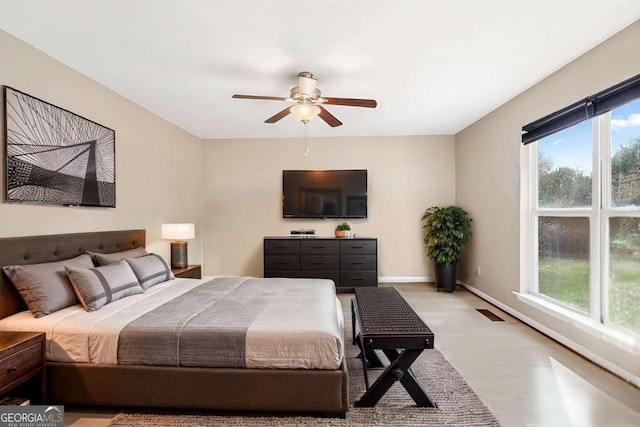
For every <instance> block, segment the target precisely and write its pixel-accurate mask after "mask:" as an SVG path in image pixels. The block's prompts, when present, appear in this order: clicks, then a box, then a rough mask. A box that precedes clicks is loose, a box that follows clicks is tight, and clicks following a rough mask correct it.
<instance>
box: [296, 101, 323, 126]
mask: <svg viewBox="0 0 640 427" xmlns="http://www.w3.org/2000/svg"><path fill="white" fill-rule="evenodd" d="M289 111H291V113H293V115H294V116H296V118H297V119H298V120H300V121H301V122H309V121H311V120H313V119H314V118H315V117H316V116H317V115H318V114H320V107H318V106H317V105H311V104H298V105H294V106H293V107H291V108H290V109H289Z"/></svg>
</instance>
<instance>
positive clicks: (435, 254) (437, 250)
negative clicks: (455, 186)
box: [422, 206, 472, 292]
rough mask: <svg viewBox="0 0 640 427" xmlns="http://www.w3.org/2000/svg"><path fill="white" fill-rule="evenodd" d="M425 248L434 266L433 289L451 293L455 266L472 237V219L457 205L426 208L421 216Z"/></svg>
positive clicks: (454, 286) (454, 282) (454, 280)
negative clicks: (434, 282) (434, 283)
mask: <svg viewBox="0 0 640 427" xmlns="http://www.w3.org/2000/svg"><path fill="white" fill-rule="evenodd" d="M422 221H423V222H424V225H423V226H422V228H423V229H424V233H425V234H424V245H425V247H426V248H427V255H428V256H429V258H431V259H432V260H433V262H434V263H435V273H436V287H437V289H438V291H440V289H445V290H447V291H449V292H453V291H454V289H455V288H456V266H457V263H458V261H460V257H461V256H462V249H463V248H464V246H465V244H466V243H467V241H468V240H469V236H470V235H471V221H472V219H471V217H469V214H468V213H467V212H466V211H465V210H464V209H462V208H459V207H457V206H449V207H438V206H434V207H431V208H429V209H427V210H426V211H425V212H424V215H422Z"/></svg>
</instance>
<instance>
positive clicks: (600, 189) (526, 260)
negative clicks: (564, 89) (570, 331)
mask: <svg viewBox="0 0 640 427" xmlns="http://www.w3.org/2000/svg"><path fill="white" fill-rule="evenodd" d="M588 120H590V121H591V123H592V132H591V137H592V150H593V152H592V156H593V157H592V161H593V168H592V169H593V170H592V180H591V184H592V205H591V207H590V208H582V207H581V208H540V207H539V195H538V190H539V188H538V182H539V176H538V145H537V142H534V143H531V144H525V145H523V147H522V151H521V158H520V160H521V165H522V173H521V179H522V182H521V189H522V191H523V192H526V194H521V204H520V205H521V219H522V221H523V222H522V223H521V228H520V231H521V232H520V236H521V245H520V246H521V251H520V253H521V256H520V266H521V282H520V292H514V294H515V295H516V297H517V298H518V299H519V300H520V301H521V302H524V303H526V304H528V305H531V306H533V307H535V308H537V309H539V310H541V311H543V312H545V313H547V314H550V315H552V316H553V317H555V318H558V319H561V320H563V321H566V322H571V323H572V324H574V325H575V326H576V327H578V328H579V329H582V330H584V331H586V332H589V333H590V334H592V335H595V336H597V337H599V338H602V339H604V340H606V341H608V342H611V343H612V344H614V345H616V346H618V347H620V348H623V349H624V350H626V351H629V352H632V353H635V354H640V333H636V332H634V331H631V330H628V329H624V328H622V327H621V326H618V325H616V324H614V323H612V322H611V321H610V320H609V313H608V309H609V301H608V294H609V292H608V291H609V289H608V288H609V268H610V267H609V262H610V257H609V248H608V245H609V227H610V220H611V218H614V217H640V207H637V208H636V207H613V206H612V195H611V188H612V187H611V181H612V180H611V112H610V111H607V112H606V113H603V114H601V115H599V116H596V117H592V118H590V119H588ZM540 217H586V218H588V220H589V232H590V236H589V244H590V248H589V249H590V250H589V264H590V267H589V273H590V275H589V277H590V279H589V289H590V304H589V306H590V313H587V312H584V311H582V310H579V309H577V308H575V307H571V306H569V305H568V304H565V303H563V302H562V301H558V300H555V299H553V298H551V297H548V296H546V295H544V294H541V293H539V292H538V279H539V277H538V265H539V264H538V262H539V259H538V244H539V234H538V231H539V230H538V221H539V218H540Z"/></svg>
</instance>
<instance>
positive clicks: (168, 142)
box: [0, 31, 202, 262]
mask: <svg viewBox="0 0 640 427" xmlns="http://www.w3.org/2000/svg"><path fill="white" fill-rule="evenodd" d="M0 62H1V63H2V67H0V84H1V85H6V86H10V87H13V88H15V89H18V90H21V91H23V92H26V93H28V94H30V95H32V96H35V97H38V98H40V99H42V100H45V101H47V102H50V103H52V104H54V105H56V106H59V107H62V108H65V109H68V110H70V111H72V112H74V113H76V114H78V115H80V116H83V117H86V118H88V119H91V120H93V121H95V122H98V123H100V124H102V125H104V126H107V127H109V128H111V129H114V130H115V131H116V205H117V207H116V208H115V209H110V208H71V207H58V206H51V205H33V204H31V205H29V204H9V203H0V237H8V236H22V235H38V234H57V233H68V232H83V231H95V230H114V229H130V228H144V229H146V230H147V245H148V247H149V249H150V250H152V251H155V252H157V253H158V254H160V255H162V256H164V257H165V259H167V260H168V259H169V244H168V242H165V241H162V240H161V239H160V224H162V223H165V222H193V223H196V227H197V230H198V233H197V235H198V236H200V235H201V233H200V232H199V230H200V229H201V216H202V214H201V210H202V209H201V183H202V179H201V178H202V173H201V168H202V167H201V162H200V156H201V150H202V142H201V141H200V139H198V138H196V137H194V136H192V135H190V134H188V133H187V132H185V131H183V130H181V129H179V128H177V127H175V126H173V125H171V124H170V123H168V122H166V121H165V120H162V119H161V118H159V117H157V116H155V115H153V114H152V113H150V112H148V111H147V110H145V109H143V108H142V107H140V106H138V105H136V104H134V103H132V102H131V101H128V100H126V99H125V98H123V97H121V96H120V95H118V94H117V93H115V92H113V91H111V90H109V89H106V88H105V87H103V86H101V85H99V84H97V83H96V82H94V81H93V80H91V79H88V78H87V77H85V76H83V75H82V74H80V73H78V72H76V71H74V70H72V69H70V68H69V67H67V66H65V65H63V64H61V63H60V62H58V61H56V60H54V59H52V58H51V57H49V56H47V55H45V54H43V53H42V52H40V51H38V50H36V49H34V48H33V47H31V46H29V45H28V44H26V43H24V42H22V41H20V40H18V39H16V38H14V37H13V36H11V35H9V34H7V33H5V32H3V31H0ZM3 121H4V103H2V105H0V125H1V126H4V123H3ZM3 168H4V163H3V164H2V166H0V181H2V188H3V189H4V185H5V184H4V171H3ZM201 248H202V245H201V241H200V238H198V239H197V240H194V241H191V242H190V245H189V253H190V261H192V262H200V261H201V259H202V249H201Z"/></svg>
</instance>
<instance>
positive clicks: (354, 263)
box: [351, 261, 364, 265]
mask: <svg viewBox="0 0 640 427" xmlns="http://www.w3.org/2000/svg"><path fill="white" fill-rule="evenodd" d="M351 264H353V265H360V264H364V262H362V261H353V262H352V263H351Z"/></svg>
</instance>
